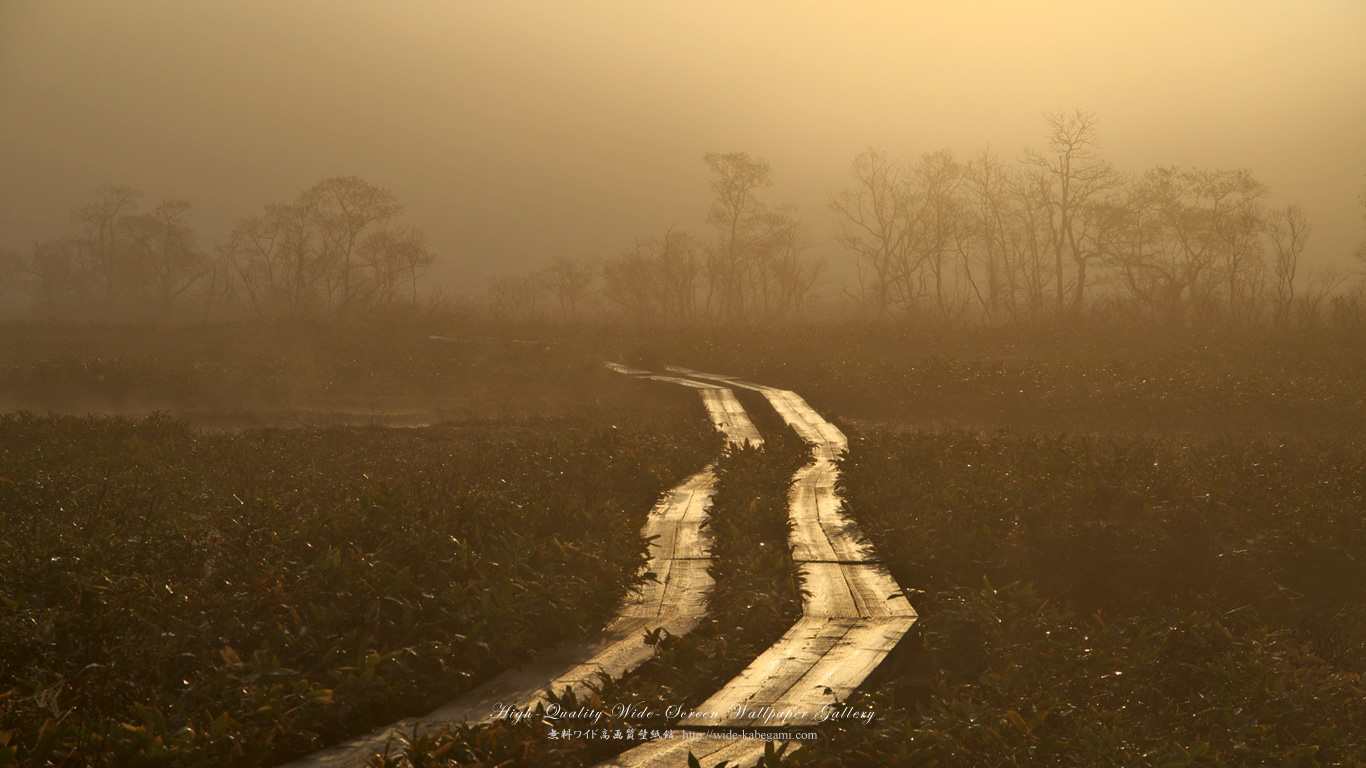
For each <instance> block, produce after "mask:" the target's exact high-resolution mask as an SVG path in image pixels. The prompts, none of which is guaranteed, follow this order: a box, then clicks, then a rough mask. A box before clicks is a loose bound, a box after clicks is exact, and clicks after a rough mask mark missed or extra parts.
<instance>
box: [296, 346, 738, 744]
mask: <svg viewBox="0 0 1366 768" xmlns="http://www.w3.org/2000/svg"><path fill="white" fill-rule="evenodd" d="M613 369H614V370H617V371H618V372H621V373H630V374H634V375H640V374H645V373H647V372H646V371H639V370H637V369H629V368H626V367H625V366H618V367H613ZM661 378H663V379H664V380H672V379H670V377H661ZM686 383H687V385H688V386H691V387H693V388H695V389H697V390H698V391H699V394H700V395H701V397H702V402H703V405H704V406H705V407H706V409H707V414H708V416H709V417H710V418H711V420H712V423H713V424H715V425H716V426H717V428H718V429H720V430H721V432H722V433H723V434H724V435H725V436H726V440H727V441H728V442H730V443H732V444H743V443H746V442H749V443H753V444H756V445H758V444H762V443H763V438H762V437H760V436H759V432H758V430H756V429H755V428H754V425H753V423H751V422H750V420H749V416H748V415H747V414H746V413H745V410H744V408H742V407H741V406H740V402H739V401H738V400H736V398H735V395H734V393H733V392H732V391H731V390H730V389H729V388H727V387H726V386H724V385H721V384H717V383H706V382H698V381H687V382H686ZM715 483H716V476H715V475H714V474H713V471H712V467H710V466H709V467H707V468H706V469H704V470H702V471H701V472H698V473H697V474H695V475H693V476H691V477H689V478H688V479H686V480H684V481H683V482H682V483H680V484H679V485H678V486H676V487H675V488H673V489H672V490H670V491H669V492H668V494H666V496H665V498H664V499H663V500H662V501H660V502H659V504H657V505H656V506H655V507H654V509H653V510H651V512H650V515H649V517H648V519H647V520H646V523H645V526H644V527H643V528H642V529H641V534H642V536H645V537H651V536H655V537H657V538H656V539H655V540H654V542H653V544H652V550H651V556H650V560H649V564H648V565H647V566H645V568H646V571H652V572H654V573H655V575H656V577H657V578H656V579H655V580H653V581H648V582H645V583H644V585H643V586H642V587H641V588H640V589H639V590H638V591H636V592H634V593H632V594H631V595H629V596H628V597H627V599H626V601H625V602H624V604H623V605H622V607H621V609H620V610H619V612H618V614H617V617H616V618H615V619H614V620H613V621H612V622H611V623H609V624H608V625H607V627H606V628H605V629H603V631H602V632H601V633H600V634H599V635H597V636H596V637H594V638H593V639H591V640H589V641H588V642H585V643H582V644H578V645H573V646H568V647H563V648H559V649H557V650H555V651H553V652H552V653H551V654H549V655H548V656H546V657H544V658H541V659H538V660H536V661H535V662H532V663H530V664H527V665H524V666H522V667H518V668H516V669H512V670H508V671H507V672H505V673H503V674H501V675H498V676H497V677H495V678H493V679H492V680H489V681H488V682H487V683H484V684H483V685H481V686H479V687H477V688H474V689H472V690H470V691H468V692H467V693H465V694H464V695H462V696H460V697H459V698H457V699H455V700H454V701H452V702H450V703H448V704H446V705H445V706H443V707H441V708H439V709H437V710H435V711H434V712H431V713H429V714H427V715H425V716H423V717H413V718H406V719H404V720H400V721H398V722H396V723H392V724H390V725H388V726H386V727H384V728H380V729H378V730H376V731H374V732H372V733H369V734H366V735H364V736H361V737H358V738H355V739H351V740H350V741H346V742H343V743H341V744H338V745H336V746H333V747H330V748H328V749H325V750H322V751H320V752H316V753H314V754H312V755H309V756H308V757H305V758H302V759H300V760H296V761H294V762H291V763H288V764H287V768H363V766H364V765H365V764H366V763H367V762H368V761H369V760H370V759H371V758H373V757H375V756H376V755H379V754H382V753H383V752H384V750H385V748H386V746H390V745H392V744H395V743H396V742H397V740H398V739H401V738H403V737H406V736H411V735H412V733H413V732H414V731H415V730H416V731H418V732H419V733H432V732H435V731H438V730H442V729H445V728H449V727H450V726H452V725H455V724H459V723H481V722H488V721H491V720H493V719H495V717H496V713H497V712H498V711H499V710H500V709H502V708H504V707H513V708H516V709H517V710H519V711H526V710H527V709H534V708H535V707H536V705H537V704H539V703H547V702H546V698H545V692H546V691H547V690H550V691H554V692H556V693H563V692H564V691H565V690H566V689H569V690H572V691H573V692H574V694H575V695H576V696H578V697H580V698H583V697H584V696H585V695H586V694H588V693H589V684H596V683H597V682H598V677H599V675H602V674H607V675H610V676H611V677H620V676H622V675H624V674H626V673H627V672H630V671H631V670H633V669H635V668H636V667H638V666H640V665H641V664H643V663H645V662H646V661H648V660H649V659H650V658H651V657H653V655H654V647H653V646H650V645H646V644H645V641H644V636H645V633H646V632H647V631H649V630H653V629H656V628H659V627H663V628H664V629H665V630H667V631H668V632H669V633H670V634H674V635H682V634H686V633H688V632H691V631H692V630H693V628H694V627H696V626H697V624H698V622H699V621H700V620H701V619H702V617H703V616H705V615H706V611H707V599H708V598H709V597H710V595H711V588H712V579H711V576H710V574H708V573H707V565H708V563H709V562H710V559H711V533H710V531H708V530H707V529H706V528H704V527H703V526H702V523H703V521H704V520H705V519H706V513H707V508H708V505H709V503H710V501H711V495H712V488H713V486H714V485H715Z"/></svg>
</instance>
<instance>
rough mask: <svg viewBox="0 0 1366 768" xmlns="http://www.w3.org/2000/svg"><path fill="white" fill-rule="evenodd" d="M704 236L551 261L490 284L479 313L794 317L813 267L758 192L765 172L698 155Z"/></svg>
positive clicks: (639, 318)
mask: <svg viewBox="0 0 1366 768" xmlns="http://www.w3.org/2000/svg"><path fill="white" fill-rule="evenodd" d="M703 161H704V162H705V163H706V164H707V166H708V168H709V169H710V170H711V172H712V192H713V195H714V196H713V198H712V202H711V205H710V208H709V209H708V211H707V224H708V225H709V226H710V228H711V232H710V236H709V237H698V236H694V235H691V234H688V233H686V232H682V231H679V230H677V229H672V228H671V229H669V230H666V231H665V232H664V233H663V234H661V235H656V236H652V237H647V238H643V239H639V240H637V241H636V242H635V244H634V246H633V247H631V248H630V249H627V250H625V251H624V252H622V253H619V254H617V255H614V256H607V257H603V258H581V259H571V258H566V257H559V258H556V259H555V260H554V261H552V262H551V263H550V265H549V266H547V267H545V268H543V269H540V270H537V271H535V272H532V273H527V274H521V275H510V276H504V277H499V278H496V279H494V280H493V281H491V282H490V284H489V288H488V294H487V300H488V305H489V308H490V310H491V312H492V313H493V315H494V317H495V318H498V319H505V320H517V319H520V320H526V319H555V318H558V319H561V320H565V321H571V322H572V321H575V320H580V319H583V318H584V317H586V316H590V315H591V316H603V315H605V316H608V317H612V318H616V319H619V320H623V321H627V322H631V323H636V324H642V323H643V324H668V325H677V324H690V323H698V322H723V323H735V322H752V321H774V320H782V319H785V318H791V317H795V316H798V315H801V314H804V313H805V312H806V311H807V310H808V309H809V307H810V304H811V301H812V297H813V295H814V291H815V288H816V285H817V281H818V280H819V278H820V277H821V273H822V270H823V266H824V265H823V264H822V263H821V262H820V261H818V260H815V259H812V258H810V257H809V256H807V255H806V253H805V251H806V247H807V245H806V240H805V231H804V224H803V222H802V220H801V218H800V217H799V216H798V213H797V211H796V209H794V208H793V207H791V206H787V205H780V206H772V205H769V204H768V203H767V202H766V201H765V200H764V199H763V198H762V194H761V193H762V190H764V189H767V188H768V187H771V186H772V185H773V181H772V168H771V166H770V165H769V163H767V162H766V161H763V160H759V159H756V158H753V157H750V155H749V154H748V153H745V152H735V153H726V154H722V153H708V154H707V155H705V156H704V157H703Z"/></svg>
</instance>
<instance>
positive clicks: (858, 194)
mask: <svg viewBox="0 0 1366 768" xmlns="http://www.w3.org/2000/svg"><path fill="white" fill-rule="evenodd" d="M850 173H851V175H852V176H853V181H854V183H853V186H851V187H846V188H845V189H843V190H840V191H839V192H836V193H835V194H833V195H831V196H830V210H832V211H834V213H835V215H836V218H837V227H838V229H837V231H836V234H835V238H836V240H838V241H839V243H840V245H843V246H844V247H845V248H846V249H848V250H850V251H852V252H853V253H854V259H855V262H854V263H855V265H856V267H857V269H858V279H859V290H860V293H861V294H862V295H861V297H860V298H862V299H863V300H864V301H869V302H871V303H872V304H873V306H874V307H876V308H877V311H878V314H879V315H881V316H883V317H885V316H887V314H888V312H889V311H890V310H891V308H892V305H893V301H894V300H893V290H894V288H893V283H894V280H895V277H894V276H895V275H897V274H906V273H909V272H916V271H919V267H920V265H919V264H917V263H911V262H912V261H913V257H912V256H911V254H910V246H911V219H910V204H909V198H910V194H911V192H910V187H909V174H908V173H907V172H906V169H905V166H904V165H903V164H902V163H901V162H900V161H897V160H892V159H891V158H889V157H888V156H887V153H886V152H884V151H882V150H875V149H870V150H868V151H866V152H863V153H862V154H860V155H859V156H858V157H855V158H854V160H853V162H852V163H851V167H850Z"/></svg>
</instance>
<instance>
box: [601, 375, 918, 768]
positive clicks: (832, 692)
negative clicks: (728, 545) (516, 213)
mask: <svg viewBox="0 0 1366 768" xmlns="http://www.w3.org/2000/svg"><path fill="white" fill-rule="evenodd" d="M669 370H670V371H672V372H674V373H676V374H679V375H680V376H682V377H686V378H685V379H684V380H685V381H687V380H691V381H699V380H705V381H708V382H716V383H719V384H724V385H727V386H731V387H743V388H745V389H751V390H754V391H757V392H759V393H761V394H763V396H764V397H765V399H767V400H768V402H769V403H770V404H771V405H772V406H773V408H774V410H776V411H777V412H778V414H779V415H780V416H782V418H783V420H784V421H785V422H787V424H788V425H789V426H791V427H792V429H793V431H795V432H796V433H797V434H798V435H799V436H800V437H801V438H802V439H803V440H804V441H806V442H807V443H808V444H810V445H811V452H812V457H813V460H812V462H811V463H810V464H808V465H806V466H804V467H802V468H801V469H800V470H798V471H797V472H796V474H795V475H794V476H793V483H792V488H791V490H790V491H789V495H788V507H789V511H790V515H791V518H792V521H793V523H794V527H793V529H792V533H791V537H790V540H791V543H792V546H793V560H794V561H795V562H796V563H797V564H798V567H799V568H800V570H801V574H802V580H803V586H804V587H805V589H806V592H807V593H808V594H807V595H805V596H804V597H803V601H802V618H801V619H800V620H798V621H797V623H796V624H794V625H793V626H792V628H791V629H789V630H788V631H787V632H786V633H785V634H784V635H783V637H782V638H781V639H779V640H778V642H777V643H775V644H774V645H773V646H772V647H770V648H769V649H768V650H766V651H764V652H763V653H762V654H760V655H759V657H758V658H757V659H755V660H754V662H753V663H751V664H750V665H749V666H748V667H746V668H745V670H744V671H742V672H741V673H740V674H739V675H738V676H737V677H736V678H735V679H733V680H731V681H730V682H729V683H727V684H726V686H725V687H724V688H722V689H721V690H720V691H717V692H716V693H715V694H714V695H712V696H711V698H709V699H707V700H706V701H705V702H703V703H702V704H701V705H700V706H698V707H697V708H696V709H695V711H694V713H693V714H692V715H690V716H689V717H687V718H684V719H683V720H681V721H679V723H678V728H679V729H688V728H699V729H700V728H708V729H717V728H726V729H736V730H738V729H743V728H745V727H747V726H748V727H755V726H764V727H775V726H803V725H806V726H809V725H812V724H814V723H816V722H817V721H818V719H819V717H820V713H821V712H822V710H823V709H825V708H827V707H833V706H834V705H835V704H836V703H837V702H839V701H842V700H844V699H846V698H848V696H849V695H850V694H852V693H853V692H854V689H855V688H857V687H858V686H859V685H860V684H861V683H862V682H863V681H864V680H865V679H867V677H868V675H869V674H871V673H872V672H873V670H874V669H876V668H877V666H878V664H880V663H881V662H882V660H883V659H884V658H885V657H886V655H887V654H888V653H889V652H891V650H892V648H894V647H895V646H896V644H897V643H898V642H899V641H900V640H901V638H902V636H903V635H905V634H906V632H907V631H908V630H909V629H910V628H911V625H912V624H913V623H915V620H916V613H915V609H913V608H912V607H911V604H910V602H909V601H908V600H907V599H906V596H905V595H904V594H903V592H902V590H901V587H900V586H899V585H898V584H897V583H896V580H895V579H893V578H892V576H891V574H889V573H888V572H887V570H886V568H884V567H883V566H882V565H881V564H880V563H878V562H877V560H876V558H875V557H874V553H873V551H872V547H871V546H870V545H869V544H868V543H867V541H866V540H865V539H864V537H863V535H862V532H861V531H860V530H859V528H858V526H857V524H855V523H854V521H853V520H851V519H849V518H848V517H846V516H845V515H844V514H843V512H842V511H841V507H842V502H841V500H840V498H839V496H838V494H837V493H836V492H835V480H836V479H837V476H838V471H839V470H838V468H837V467H836V465H835V463H834V460H835V458H836V457H837V456H838V455H839V454H840V453H841V452H843V451H844V450H845V449H846V448H847V447H848V440H847V439H846V438H845V436H844V433H842V432H841V431H840V430H839V428H837V427H836V426H835V425H834V424H831V423H830V422H828V421H826V420H825V419H824V418H822V417H821V416H820V414H818V413H816V411H815V410H814V409H812V408H811V406H810V405H808V404H807V403H806V401H805V400H803V399H802V398H801V397H799V396H798V395H797V394H796V393H795V392H791V391H788V390H782V389H776V388H773V387H766V386H763V385H759V384H751V383H749V382H746V381H741V380H738V379H734V378H730V377H727V376H719V375H715V374H707V373H700V372H698V371H692V370H688V369H686V368H670V369H669ZM621 372H623V373H636V371H635V370H634V369H632V370H629V371H621ZM637 375H638V374H637ZM713 735H719V734H713ZM792 746H799V742H791V743H789V747H792ZM764 748H765V742H764V741H763V740H761V739H752V738H751V739H746V738H703V739H693V738H675V739H668V740H658V741H653V742H650V743H647V744H642V745H640V746H638V747H635V748H632V749H630V750H627V751H626V752H623V753H622V754H620V755H618V756H616V757H615V758H613V759H611V760H608V761H606V762H604V763H601V764H600V765H599V766H598V768H676V767H677V766H686V765H687V764H688V763H687V759H688V755H689V754H691V755H692V756H694V757H696V758H697V759H698V760H699V761H701V762H702V763H703V764H704V765H714V764H716V763H718V762H721V761H729V762H735V763H738V764H740V765H753V764H754V763H755V762H757V761H758V760H759V759H760V758H762V757H763V755H764Z"/></svg>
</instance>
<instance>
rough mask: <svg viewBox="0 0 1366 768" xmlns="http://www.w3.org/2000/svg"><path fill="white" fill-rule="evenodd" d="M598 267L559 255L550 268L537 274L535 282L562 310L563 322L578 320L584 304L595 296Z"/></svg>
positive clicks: (585, 260)
mask: <svg viewBox="0 0 1366 768" xmlns="http://www.w3.org/2000/svg"><path fill="white" fill-rule="evenodd" d="M595 272H596V270H595V265H594V264H593V262H592V261H590V260H588V259H571V258H568V257H565V256H557V257H555V259H554V260H553V261H551V262H550V265H549V266H547V267H545V268H544V269H542V270H541V271H539V272H537V273H536V279H537V280H538V281H539V282H540V284H541V287H542V288H544V289H545V290H546V292H547V293H549V294H550V295H551V296H552V297H553V298H554V299H555V302H556V303H557V304H559V307H560V319H561V320H563V321H565V322H571V323H572V322H574V321H575V320H578V319H579V313H580V312H581V311H582V309H583V305H584V304H586V303H587V302H588V299H589V296H590V295H591V294H592V288H593V278H594V275H595Z"/></svg>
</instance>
